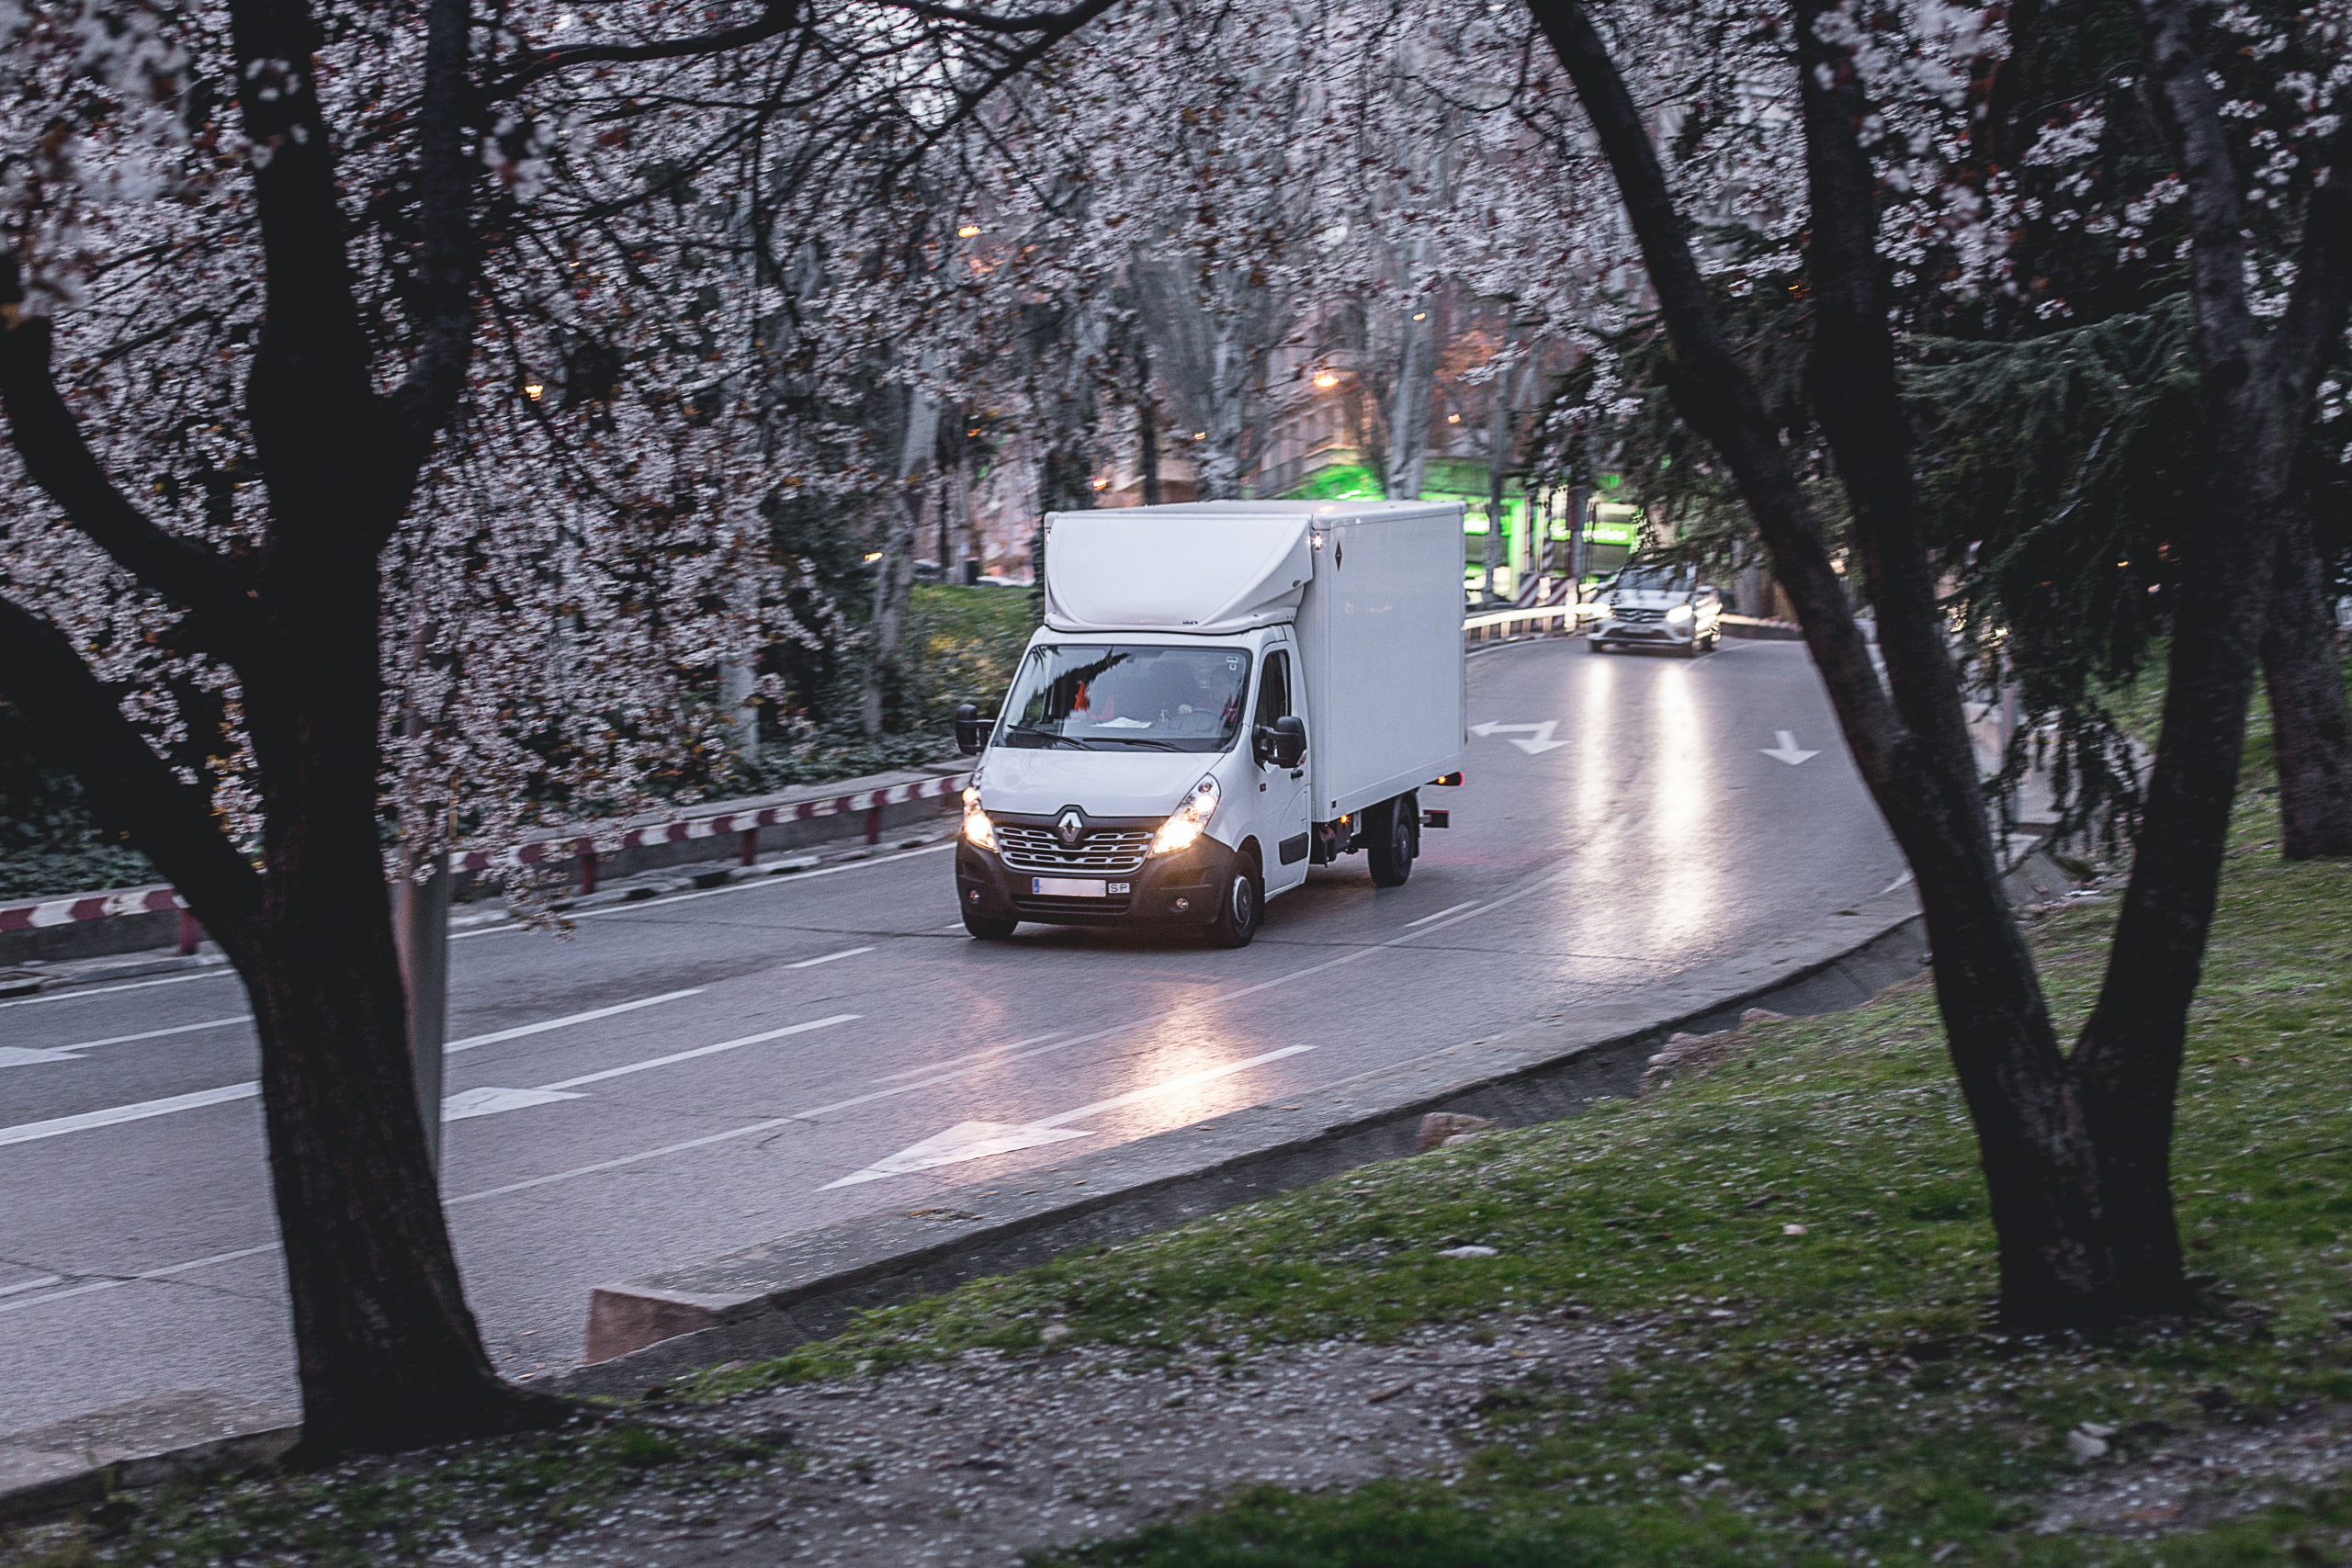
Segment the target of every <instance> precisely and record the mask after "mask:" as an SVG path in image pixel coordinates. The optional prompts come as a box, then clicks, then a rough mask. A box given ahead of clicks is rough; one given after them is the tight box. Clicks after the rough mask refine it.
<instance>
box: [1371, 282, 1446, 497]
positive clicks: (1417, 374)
mask: <svg viewBox="0 0 2352 1568" xmlns="http://www.w3.org/2000/svg"><path fill="white" fill-rule="evenodd" d="M1419 246H1420V242H1419V241H1415V242H1414V243H1413V245H1412V247H1411V248H1410V249H1409V250H1408V260H1407V263H1406V265H1407V266H1408V269H1410V270H1411V271H1412V272H1414V273H1416V274H1417V273H1418V272H1419V254H1420V251H1419ZM1429 318H1430V303H1429V301H1428V300H1426V299H1421V298H1419V296H1418V295H1416V294H1414V293H1413V292H1412V291H1411V290H1409V289H1408V291H1407V293H1406V302H1405V319H1404V321H1402V322H1401V323H1400V325H1399V329H1398V330H1399V332H1400V333H1401V335H1402V339H1403V341H1402V342H1400V343H1399V344H1397V386H1396V389H1395V390H1394V392H1392V393H1391V394H1390V397H1389V402H1388V446H1387V451H1386V452H1385V454H1384V457H1385V461H1384V463H1383V464H1382V468H1381V475H1380V490H1381V494H1383V495H1384V496H1385V497H1387V499H1389V500H1390V501H1419V499H1420V497H1421V473H1422V468H1423V465H1424V464H1425V463H1426V462H1427V460H1428V457H1429V449H1430V381H1431V378H1432V377H1433V376H1434V375H1435V373H1436V364H1437V361H1436V353H1437V348H1436V339H1437V333H1436V330H1435V329H1434V327H1432V325H1431V324H1430V319H1429Z"/></svg>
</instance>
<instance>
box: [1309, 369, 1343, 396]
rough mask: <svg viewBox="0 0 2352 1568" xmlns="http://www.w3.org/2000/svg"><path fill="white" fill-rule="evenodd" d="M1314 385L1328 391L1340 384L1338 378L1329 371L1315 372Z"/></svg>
mask: <svg viewBox="0 0 2352 1568" xmlns="http://www.w3.org/2000/svg"><path fill="white" fill-rule="evenodd" d="M1315 384H1316V385H1317V386H1318V387H1321V388H1323V389H1325V390H1326V391H1329V389H1331V388H1333V387H1336V386H1338V385H1339V384H1340V378H1339V377H1337V376H1335V375H1333V374H1332V373H1331V372H1330V371H1329V370H1317V372H1316V373H1315Z"/></svg>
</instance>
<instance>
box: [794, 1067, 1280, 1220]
mask: <svg viewBox="0 0 2352 1568" xmlns="http://www.w3.org/2000/svg"><path fill="white" fill-rule="evenodd" d="M1314 1049H1315V1047H1314V1046H1312V1045H1285V1046H1283V1048H1282V1049H1281V1050H1279V1051H1269V1052H1267V1053H1266V1054H1265V1055H1262V1056H1252V1057H1250V1059H1249V1060H1247V1061H1243V1062H1227V1064H1226V1065H1225V1066H1221V1067H1209V1068H1205V1069H1204V1070H1203V1071H1200V1072H1197V1073H1186V1074H1185V1075H1183V1076H1182V1077H1173V1078H1170V1079H1168V1080H1167V1081H1166V1082H1164V1083H1156V1084H1147V1085H1145V1086H1144V1087H1143V1088H1141V1089H1129V1090H1128V1091H1127V1092H1126V1093H1125V1094H1114V1095H1113V1096H1112V1097H1111V1098H1110V1099H1108V1100H1096V1101H1095V1102H1094V1103H1093V1104H1091V1105H1081V1106H1080V1107H1079V1108H1078V1109H1077V1110H1075V1111H1063V1112H1062V1113H1061V1114H1060V1115H1058V1116H1048V1117H1046V1118H1045V1119H1044V1120H1042V1121H1038V1122H1026V1123H1022V1124H1011V1123H1006V1122H957V1123H956V1125H955V1126H953V1127H950V1128H948V1129H947V1131H945V1132H944V1133H942V1134H939V1135H938V1136H937V1137H933V1138H925V1139H924V1140H923V1141H922V1143H920V1144H916V1145H913V1146H911V1147H910V1148H904V1149H900V1150H899V1152H898V1153H897V1154H894V1155H892V1156H889V1157H888V1159H880V1160H876V1161H875V1162H874V1163H873V1164H872V1165H869V1166H867V1167H866V1168H865V1169H864V1170H854V1171H852V1172H850V1174H848V1175H847V1176H844V1177H842V1179H840V1180H839V1181H828V1182H827V1183H825V1185H824V1186H822V1187H820V1188H819V1189H817V1190H818V1191H820V1192H830V1191H831V1190H833V1189H834V1188H836V1187H850V1186H854V1185H855V1184H856V1183H858V1182H861V1181H879V1180H881V1179H883V1178H884V1177H886V1176H903V1175H905V1174H906V1173H907V1172H909V1171H910V1170H929V1169H931V1168H933V1166H941V1165H955V1164H956V1163H958V1162H960V1161H963V1160H967V1159H978V1158H979V1157H980V1156H983V1155H998V1154H1009V1153H1011V1152H1012V1150H1014V1149H1026V1148H1034V1147H1035V1146H1036V1145H1039V1144H1054V1143H1059V1142H1061V1141H1062V1140H1063V1139H1065V1138H1091V1137H1093V1136H1095V1135H1096V1134H1092V1133H1090V1132H1085V1131H1069V1130H1067V1129H1068V1127H1069V1123H1070V1122H1083V1121H1085V1120H1086V1119H1087V1118H1088V1117H1090V1116H1092V1115H1095V1114H1097V1113H1099V1112H1101V1111H1115V1110H1117V1109H1118V1108H1119V1107H1120V1106H1122V1105H1133V1104H1134V1103H1136V1101H1137V1100H1150V1099H1153V1098H1155V1097H1157V1096H1159V1095H1163V1094H1173V1093H1175V1092H1176V1091H1177V1090H1178V1089H1190V1088H1192V1087H1193V1085H1194V1084H1203V1083H1210V1082H1213V1081H1214V1080H1216V1079H1217V1078H1224V1077H1232V1076H1233V1075H1234V1074H1236V1073H1246V1072H1248V1071H1249V1070H1250V1068H1252V1067H1262V1066H1265V1065H1266V1064H1267V1063H1268V1062H1279V1061H1281V1060H1282V1059H1283V1057H1285V1056H1295V1055H1299V1054H1300V1053H1301V1052H1304V1051H1312V1050H1314Z"/></svg>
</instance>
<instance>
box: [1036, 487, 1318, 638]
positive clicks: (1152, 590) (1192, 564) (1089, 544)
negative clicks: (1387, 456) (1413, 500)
mask: <svg viewBox="0 0 2352 1568" xmlns="http://www.w3.org/2000/svg"><path fill="white" fill-rule="evenodd" d="M1227 504H1228V505H1230V504H1231V503H1227ZM1275 504H1276V505H1277V506H1281V510H1279V511H1274V510H1267V511H1260V510H1258V509H1257V508H1256V507H1253V506H1250V505H1249V504H1247V503H1243V504H1240V505H1238V506H1234V507H1233V509H1232V510H1231V511H1227V510H1225V509H1224V508H1223V507H1219V508H1217V509H1216V510H1214V511H1212V510H1210V509H1209V508H1207V507H1202V508H1199V509H1193V508H1185V509H1182V510H1181V511H1180V510H1178V509H1176V508H1173V507H1156V508H1148V509H1147V508H1140V507H1136V508H1119V509H1112V510H1106V511H1103V512H1057V513H1054V514H1053V515H1052V516H1051V517H1048V518H1047V519H1046V625H1047V626H1051V627H1053V628H1054V629H1055V630H1056V631H1059V632H1094V631H1132V630H1140V629H1143V628H1145V627H1152V628H1165V629H1167V630H1169V631H1185V632H1201V633H1212V632H1240V631H1248V630H1250V628H1251V627H1253V626H1270V625H1272V624H1273V623H1275V622H1278V621H1286V620H1289V619H1290V618H1291V617H1292V615H1294V614H1295V612H1296V611H1297V609H1298V601H1299V595H1300V594H1301V593H1302V592H1304V591H1305V590H1306V584H1307V581H1308V580H1309V579H1310V578H1312V577H1313V576H1314V575H1315V559H1314V547H1313V545H1312V544H1311V543H1310V541H1309V538H1308V532H1307V530H1308V526H1309V525H1310V524H1311V523H1312V522H1313V520H1314V512H1313V508H1311V507H1308V506H1304V505H1299V504H1298V503H1296V502H1292V503H1290V504H1288V505H1283V503H1280V502H1277V503H1275Z"/></svg>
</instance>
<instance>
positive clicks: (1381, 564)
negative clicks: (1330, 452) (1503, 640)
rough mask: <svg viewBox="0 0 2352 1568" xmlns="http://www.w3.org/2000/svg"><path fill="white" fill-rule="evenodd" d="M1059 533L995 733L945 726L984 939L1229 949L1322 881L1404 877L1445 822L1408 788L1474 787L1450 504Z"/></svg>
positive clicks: (1336, 505) (975, 920)
mask: <svg viewBox="0 0 2352 1568" xmlns="http://www.w3.org/2000/svg"><path fill="white" fill-rule="evenodd" d="M1045 535H1046V548H1045V573H1046V624H1045V626H1042V627H1040V628H1039V629H1038V631H1037V632H1036V634H1035V636H1034V637H1031V639H1030V642H1029V647H1028V649H1026V650H1025V651H1024V652H1023V656H1022V660H1021V665H1020V669H1019V670H1018V671H1017V672H1016V673H1015V674H1014V676H1013V680H1012V689H1011V691H1010V692H1009V693H1008V694H1007V695H1006V697H1005V700H1004V703H1003V705H1002V707H1001V711H1000V712H999V713H998V714H997V716H996V717H995V718H994V720H993V721H989V720H984V719H982V718H981V717H980V716H979V713H978V707H977V705H971V704H967V705H965V707H964V708H962V709H961V710H959V711H958V713H957V716H956V720H957V722H956V729H957V740H958V742H959V744H961V745H962V747H963V748H964V750H966V751H967V753H972V752H978V753H979V757H980V761H979V762H978V766H977V767H975V769H974V770H973V774H972V783H971V787H969V788H968V789H967V790H966V791H965V795H964V833H963V838H962V840H960V841H959V842H958V844H957V846H956V904H957V906H958V907H959V908H961V909H962V910H963V914H964V924H965V926H966V928H967V930H969V931H971V933H972V934H973V935H974V936H976V937H984V938H1003V937H1007V936H1010V935H1012V931H1013V928H1014V926H1015V925H1017V924H1018V923H1019V922H1021V921H1023V920H1036V921H1042V922H1046V923H1048V924H1056V925H1129V924H1143V923H1165V924H1176V925H1189V926H1193V927H1197V928H1200V929H1203V930H1204V931H1206V932H1207V933H1208V936H1209V938H1210V940H1211V941H1212V942H1218V943H1220V944H1222V945H1226V946H1230V947H1239V946H1241V945H1243V944H1244V943H1246V942H1249V941H1250V938H1251V937H1252V936H1254V935H1256V934H1257V930H1258V924H1259V921H1260V919H1261V916H1262V913H1263V910H1264V908H1265V901H1266V899H1268V898H1270V897H1273V896H1274V895H1276V894H1280V893H1283V892H1286V891H1288V890H1289V889H1291V888H1293V887H1296V886H1299V885H1300V884H1301V883H1303V882H1305V881H1306V874H1307V870H1308V868H1309V867H1311V866H1316V865H1322V864H1326V863H1329V862H1331V861H1335V860H1337V859H1339V858H1340V856H1341V855H1344V854H1349V853H1352V852H1355V851H1358V850H1362V851H1363V852H1364V853H1365V856H1366V859H1367V860H1368V862H1369V863H1370V869H1371V872H1372V879H1373V881H1374V882H1375V883H1377V884H1379V885H1380V886H1389V887H1393V886H1397V885H1398V884H1401V883H1402V882H1403V881H1404V880H1405V879H1406V877H1408V875H1410V874H1411V873H1412V868H1413V860H1414V857H1415V855H1416V854H1418V853H1419V849H1420V833H1421V829H1422V828H1423V827H1424V826H1443V825H1445V822H1446V818H1445V814H1444V813H1442V812H1430V813H1428V814H1427V815H1426V816H1425V815H1424V814H1423V812H1422V810H1421V807H1420V804H1419V790H1420V789H1421V787H1422V786H1423V785H1425V784H1432V783H1440V784H1444V783H1458V782H1460V778H1461V768H1462V750H1463V735H1464V729H1463V726H1464V712H1463V710H1464V662H1463V646H1462V511H1461V508H1460V507H1459V506H1457V505H1453V504H1450V503H1449V504H1444V505H1439V504H1435V503H1428V502H1314V501H1260V502H1208V503H1204V504H1198V505H1185V506H1146V507H1129V508H1123V509H1118V510H1114V511H1104V512H1065V513H1054V514H1051V515H1049V516H1047V517H1046V520H1045Z"/></svg>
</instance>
